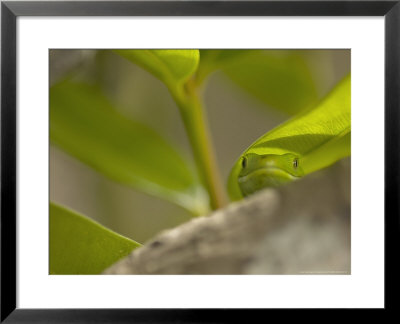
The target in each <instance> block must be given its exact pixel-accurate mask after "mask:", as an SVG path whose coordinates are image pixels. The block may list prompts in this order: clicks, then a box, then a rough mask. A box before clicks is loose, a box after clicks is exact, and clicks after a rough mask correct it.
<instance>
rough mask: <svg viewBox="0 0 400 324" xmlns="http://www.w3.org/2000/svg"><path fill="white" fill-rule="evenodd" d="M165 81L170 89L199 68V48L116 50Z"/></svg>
mask: <svg viewBox="0 0 400 324" xmlns="http://www.w3.org/2000/svg"><path fill="white" fill-rule="evenodd" d="M115 52H116V53H117V54H119V55H121V56H122V57H125V58H126V59H128V60H129V61H131V62H133V63H136V64H138V65H140V66H141V67H143V68H144V69H146V70H147V71H149V72H150V73H152V74H153V75H154V76H155V77H157V78H158V79H160V80H161V81H162V82H164V83H165V84H166V85H167V86H168V87H169V88H170V89H173V88H175V87H177V86H180V85H182V84H183V83H184V82H185V81H187V80H188V79H189V78H190V77H191V76H192V75H193V74H194V73H195V72H196V69H197V66H198V64H199V59H200V55H199V51H198V50H146V49H136V50H115Z"/></svg>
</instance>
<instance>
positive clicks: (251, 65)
mask: <svg viewBox="0 0 400 324" xmlns="http://www.w3.org/2000/svg"><path fill="white" fill-rule="evenodd" d="M201 55H202V60H203V57H204V58H205V62H204V63H203V62H202V66H201V69H200V71H204V70H206V72H202V73H208V72H207V70H208V71H212V70H215V69H217V68H220V69H222V70H223V71H224V72H225V73H226V75H228V77H229V78H230V79H231V80H232V81H233V82H235V83H236V84H237V85H239V86H240V87H241V88H242V89H244V90H245V91H247V92H248V93H249V94H251V95H252V96H254V97H255V98H257V99H258V100H260V101H261V102H263V103H264V104H266V105H267V106H269V107H272V108H275V109H278V110H281V111H283V112H285V113H287V114H295V113H298V112H300V111H302V110H304V109H305V108H308V107H310V106H312V105H313V104H315V103H316V101H317V100H318V94H317V90H316V85H315V81H314V79H313V75H312V73H311V69H310V67H309V66H308V64H307V61H306V58H305V54H304V53H303V52H302V51H294V50H291V51H284V50H207V52H205V53H203V51H202V52H201ZM199 73H200V72H199Z"/></svg>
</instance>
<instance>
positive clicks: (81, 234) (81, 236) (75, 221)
mask: <svg viewBox="0 0 400 324" xmlns="http://www.w3.org/2000/svg"><path fill="white" fill-rule="evenodd" d="M49 233H50V240H49V245H50V249H49V251H50V269H49V272H50V274H99V273H101V272H102V271H103V270H104V269H106V268H107V267H109V266H110V265H112V264H113V263H115V262H116V261H118V260H119V259H121V258H123V257H124V256H126V255H128V254H129V253H130V252H131V251H132V250H133V249H135V248H137V247H139V246H140V244H139V243H137V242H134V241H132V240H130V239H127V238H126V237H123V236H121V235H119V234H117V233H114V232H112V231H110V230H109V229H107V228H105V227H103V226H101V225H100V224H98V223H96V222H94V221H92V220H90V219H88V218H86V217H84V216H82V215H79V214H77V213H75V212H72V211H70V210H68V209H66V208H63V207H61V206H58V205H55V204H52V203H50V231H49Z"/></svg>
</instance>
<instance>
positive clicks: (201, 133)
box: [171, 81, 227, 210]
mask: <svg viewBox="0 0 400 324" xmlns="http://www.w3.org/2000/svg"><path fill="white" fill-rule="evenodd" d="M171 93H172V94H173V96H174V99H175V101H176V103H177V105H178V107H179V109H180V113H181V117H182V119H183V123H184V125H185V128H186V132H187V134H188V136H189V141H190V144H191V147H192V150H193V154H194V158H195V161H196V165H197V168H198V171H199V174H200V178H201V180H202V182H203V184H204V185H205V187H206V189H207V191H208V193H209V196H210V205H211V208H212V209H213V210H215V209H218V208H221V207H223V206H225V205H226V204H227V199H226V194H225V190H224V187H223V185H222V181H221V176H220V172H219V171H218V167H217V162H216V158H215V151H214V147H213V145H212V141H211V136H210V131H209V128H208V124H207V120H206V117H205V111H204V109H203V104H202V101H201V100H200V98H199V95H198V93H197V89H196V86H195V84H194V83H193V82H191V81H188V82H187V83H186V84H185V87H184V88H182V89H179V90H176V91H171Z"/></svg>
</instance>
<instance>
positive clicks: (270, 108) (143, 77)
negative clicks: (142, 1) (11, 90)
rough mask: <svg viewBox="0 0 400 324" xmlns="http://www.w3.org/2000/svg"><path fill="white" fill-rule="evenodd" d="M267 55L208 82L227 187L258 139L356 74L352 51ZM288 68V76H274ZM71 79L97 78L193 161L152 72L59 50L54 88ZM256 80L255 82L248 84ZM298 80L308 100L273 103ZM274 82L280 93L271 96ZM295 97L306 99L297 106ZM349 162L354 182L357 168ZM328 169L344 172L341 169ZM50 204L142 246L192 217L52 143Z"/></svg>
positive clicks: (208, 105) (110, 56)
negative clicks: (239, 160) (237, 165)
mask: <svg viewBox="0 0 400 324" xmlns="http://www.w3.org/2000/svg"><path fill="white" fill-rule="evenodd" d="M257 52H260V51H257ZM262 52H263V53H262V55H261V56H260V53H258V54H257V56H254V57H252V56H251V55H250V56H249V57H247V58H246V59H243V60H238V62H237V63H236V65H235V64H233V65H231V66H229V67H227V68H226V69H224V70H223V71H222V70H216V71H213V72H212V73H210V75H209V77H208V78H207V80H206V82H205V84H204V90H203V95H204V103H205V109H206V113H207V116H208V121H209V126H210V129H211V134H212V139H213V141H214V145H215V150H216V154H217V159H218V164H219V168H220V171H221V174H222V176H223V179H224V181H225V182H226V180H227V177H228V174H229V172H230V170H231V168H232V166H233V164H234V163H235V161H236V159H237V158H238V157H239V156H240V154H241V153H242V152H243V151H244V150H245V149H246V148H247V147H248V146H249V145H250V144H251V143H252V142H254V141H255V140H256V139H257V138H258V137H260V136H261V135H263V134H264V133H266V132H267V131H269V130H271V129H272V128H274V127H275V126H277V125H278V124H280V123H281V122H283V121H285V120H286V119H288V118H290V116H291V115H293V114H294V113H296V111H292V109H291V108H292V107H297V108H296V109H298V110H302V109H305V108H307V107H308V106H310V105H312V104H315V103H317V102H318V100H320V99H321V98H322V97H323V96H324V95H326V94H327V93H328V92H329V91H330V90H331V89H332V87H333V86H334V85H335V84H336V83H337V82H338V81H340V80H341V79H342V78H343V77H344V76H345V75H347V74H348V73H350V50H265V51H262ZM203 54H204V58H205V59H206V58H207V57H208V56H210V55H212V52H206V51H204V52H202V53H201V59H202V58H203ZM288 69H289V70H292V71H293V69H299V73H298V75H296V74H295V75H294V76H293V75H291V76H290V77H286V76H285V75H284V72H285V71H286V70H288ZM280 71H282V77H281V79H277V78H276V77H275V79H273V80H270V79H268V76H275V75H276V73H278V72H280ZM254 76H256V80H255V82H254ZM67 77H68V78H70V77H73V78H76V79H79V80H85V81H88V82H92V81H94V80H95V82H96V83H99V84H100V85H101V88H102V90H103V92H104V93H105V94H106V96H107V97H108V98H109V99H110V101H111V102H112V103H113V104H114V105H115V107H117V108H118V109H119V110H120V113H121V114H122V115H125V116H126V117H127V118H132V119H134V120H137V121H141V122H142V123H144V124H147V125H149V126H150V127H151V128H152V129H154V130H155V131H156V132H157V133H159V134H160V135H161V136H163V137H164V138H166V139H167V140H168V141H169V142H170V143H172V144H173V145H174V146H175V147H177V148H179V150H180V151H182V152H183V153H184V155H185V156H186V157H187V158H188V159H192V158H191V149H190V147H189V143H188V140H187V136H186V133H185V130H184V127H183V124H182V121H181V118H180V115H179V111H178V109H177V107H176V105H175V103H174V101H173V100H172V98H171V96H170V94H169V93H168V91H167V88H166V87H165V85H164V84H163V83H161V81H159V80H158V79H156V78H155V77H153V76H152V75H151V74H149V73H148V72H146V71H144V70H143V69H141V68H140V67H138V66H136V65H134V64H132V63H131V62H129V61H127V60H125V59H124V58H122V57H120V56H118V55H116V54H115V53H113V52H112V51H110V50H51V51H50V86H51V85H52V84H55V83H57V82H59V81H60V80H63V79H64V78H67ZM249 77H252V78H253V82H249V81H248V78H249ZM305 77H306V78H307V79H306V80H303V78H305ZM265 78H266V79H265ZM290 82H292V83H295V84H297V85H299V87H298V88H299V90H298V91H302V93H303V94H304V96H299V95H297V96H293V95H292V94H293V93H292V92H290V91H288V92H287V97H286V99H287V100H286V101H284V102H283V104H281V105H280V104H274V102H273V100H272V102H269V101H268V98H265V94H267V95H268V91H272V90H273V88H274V87H278V88H279V89H280V90H282V88H283V91H284V90H285V86H286V85H287V84H288V86H291V85H290V84H289V83H290ZM307 82H308V83H307ZM254 84H256V86H254ZM266 84H269V85H270V87H271V89H272V90H267V91H264V90H265V89H264V88H263V87H265V85H266ZM302 87H305V88H304V89H302ZM291 98H294V99H296V100H298V98H301V100H303V101H302V102H300V103H299V102H297V103H293V102H292V101H291ZM192 161H193V159H192ZM344 163H345V166H344V167H345V168H346V170H347V175H348V177H349V170H350V163H347V164H346V162H344ZM335 168H336V169H335ZM322 172H323V173H326V172H331V173H332V174H335V172H336V174H337V172H338V170H337V166H336V167H335V166H334V167H333V168H331V170H330V169H328V170H323V171H322ZM328 178H329V177H328ZM328 178H327V179H328ZM330 178H332V177H330ZM346 184H347V185H346V186H347V187H346V188H342V187H338V190H340V191H345V192H346V194H347V195H348V197H349V195H350V182H349V181H347V182H346ZM309 190H310V192H312V191H313V190H314V191H315V188H309ZM348 199H349V198H348ZM50 200H51V201H53V202H56V203H58V204H61V205H64V206H67V207H68V208H70V209H73V210H76V211H78V212H80V213H82V214H84V215H86V216H88V217H90V218H92V219H94V220H96V221H98V222H100V223H101V224H103V225H104V226H106V227H108V228H110V229H112V230H114V231H116V232H117V233H120V234H122V235H125V236H127V237H129V238H132V239H134V240H136V241H138V242H140V243H145V242H146V241H147V240H149V239H150V238H152V237H153V236H154V235H155V234H157V233H159V232H160V231H161V230H164V229H168V228H172V227H175V226H177V225H179V224H181V223H183V222H185V221H188V220H189V219H191V217H192V215H191V214H190V213H189V212H188V211H186V210H185V209H183V208H181V207H178V206H176V205H174V204H172V203H169V202H167V201H163V200H161V199H158V198H156V197H152V196H149V195H147V194H144V193H141V192H139V191H136V190H134V189H132V188H129V187H127V186H124V185H121V184H118V183H116V182H113V181H111V180H109V179H107V178H106V177H104V176H102V175H100V174H99V173H97V172H96V171H95V170H94V169H91V168H90V167H89V166H87V165H85V164H83V163H81V162H80V161H78V160H76V159H75V158H74V157H72V156H71V155H69V154H67V153H65V152H64V151H62V150H61V149H59V148H58V147H56V146H54V145H52V144H50Z"/></svg>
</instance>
